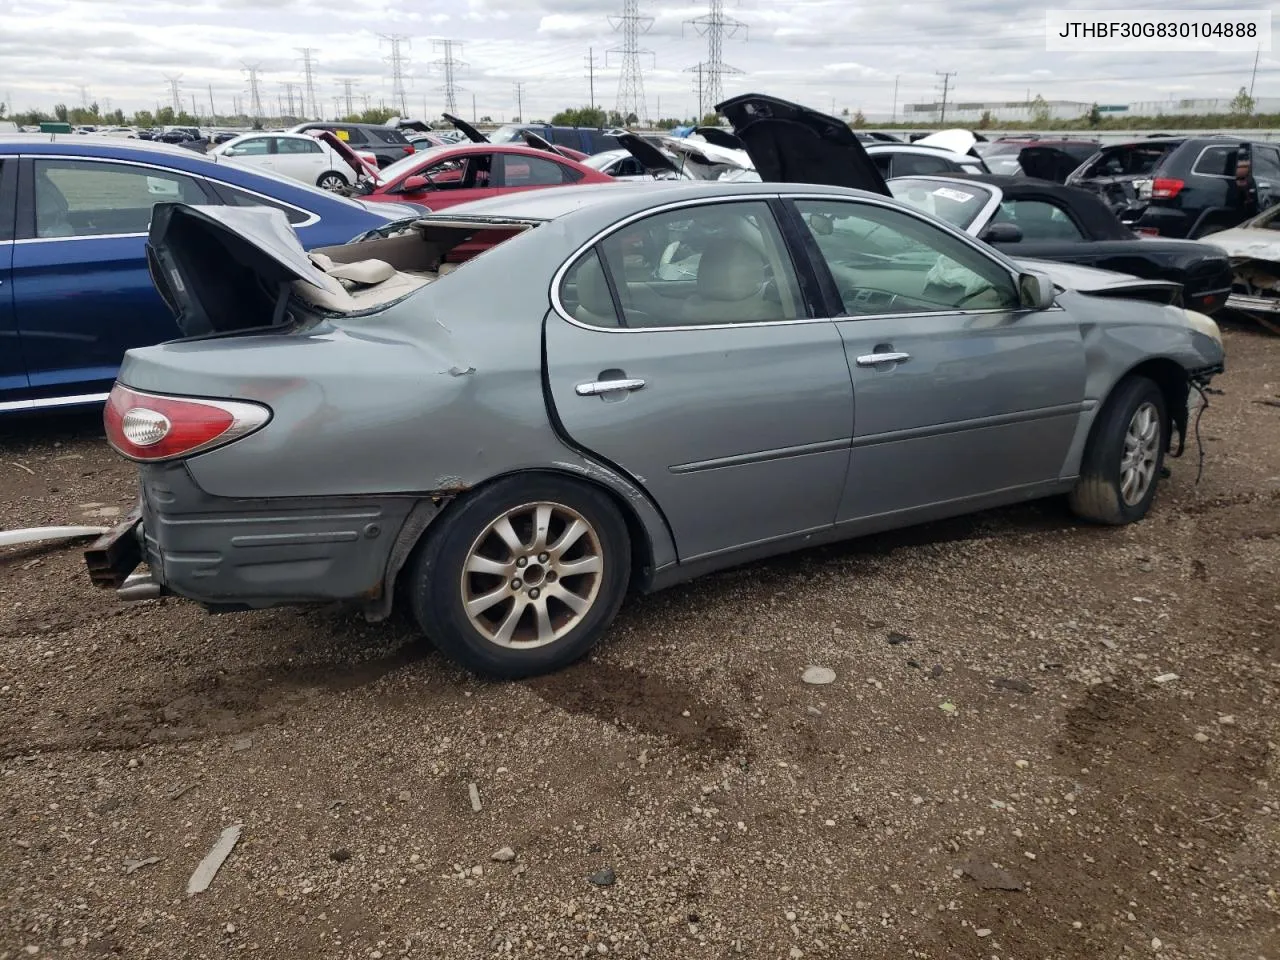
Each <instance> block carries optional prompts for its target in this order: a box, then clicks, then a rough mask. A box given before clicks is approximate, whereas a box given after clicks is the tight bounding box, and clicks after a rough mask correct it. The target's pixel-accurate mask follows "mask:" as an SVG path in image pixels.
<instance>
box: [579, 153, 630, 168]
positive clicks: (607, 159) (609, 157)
mask: <svg viewBox="0 0 1280 960" xmlns="http://www.w3.org/2000/svg"><path fill="white" fill-rule="evenodd" d="M624 156H625V154H622V153H618V151H616V150H606V151H605V152H604V153H593V154H592V155H591V156H589V157H587V159H585V160H579V161H578V162H579V163H581V164H582V165H583V166H584V167H590V168H591V169H592V170H603V169H604V168H605V167H607V166H609V164H611V163H613V162H615V161H616V160H619V159H621V158H622V157H624Z"/></svg>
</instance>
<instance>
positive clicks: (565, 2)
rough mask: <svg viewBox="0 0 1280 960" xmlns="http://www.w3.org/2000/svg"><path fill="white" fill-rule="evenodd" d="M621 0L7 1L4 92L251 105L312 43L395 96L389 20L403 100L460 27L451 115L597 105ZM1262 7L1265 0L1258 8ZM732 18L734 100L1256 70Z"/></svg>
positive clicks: (772, 12) (1169, 89)
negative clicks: (400, 57)
mask: <svg viewBox="0 0 1280 960" xmlns="http://www.w3.org/2000/svg"><path fill="white" fill-rule="evenodd" d="M622 2H623V0H448V2H445V0H431V2H428V0H184V2H178V0H0V100H2V101H3V102H5V103H6V104H9V105H10V106H11V108H16V109H19V110H22V109H27V108H30V107H37V108H43V109H49V108H50V107H52V105H53V104H55V103H59V102H62V103H68V104H72V105H75V104H78V103H79V102H80V100H81V95H82V92H83V93H85V94H87V96H88V98H89V99H90V100H96V101H98V102H99V103H100V104H102V105H104V106H107V105H109V106H110V107H112V108H115V107H120V108H123V109H124V110H125V111H126V112H131V111H133V110H136V109H139V108H149V109H154V108H155V106H156V105H157V103H169V102H171V98H170V94H169V89H170V88H169V84H168V81H167V80H166V76H178V75H181V79H180V81H179V83H180V88H181V94H182V96H183V99H184V103H185V104H186V105H187V108H188V109H190V102H191V97H192V95H195V96H196V97H197V103H198V104H199V106H200V108H201V111H202V112H207V111H208V104H209V98H210V88H212V96H213V100H214V102H215V104H216V105H217V108H218V110H219V111H229V110H230V108H231V106H232V103H233V98H236V97H239V98H241V99H242V100H244V101H245V102H246V103H247V96H246V93H247V85H246V77H245V73H244V70H243V69H242V65H243V64H244V63H246V62H248V63H258V64H260V65H261V79H262V85H261V92H262V98H263V101H264V106H266V107H267V109H268V112H272V111H271V106H272V105H274V104H275V103H276V102H277V98H278V97H279V96H281V94H282V92H283V89H284V87H283V84H284V83H285V82H289V81H297V80H298V79H299V78H300V77H301V74H302V64H301V54H300V53H298V52H297V50H296V48H299V47H310V48H313V49H314V51H315V54H314V55H315V59H316V90H317V95H318V96H319V97H320V98H321V99H322V101H323V103H324V105H325V112H326V113H327V114H332V112H333V111H334V109H335V107H334V98H335V96H336V95H338V94H339V93H340V90H341V88H340V85H339V83H338V78H340V77H350V78H354V79H355V80H356V81H357V83H356V85H355V91H356V93H357V95H368V96H369V97H370V98H371V101H372V102H373V103H374V104H377V103H378V102H379V101H380V100H385V101H387V102H388V103H390V102H391V99H392V97H391V83H390V79H389V67H388V65H387V63H386V62H385V58H386V57H387V55H388V54H389V52H390V49H389V46H388V44H387V42H386V41H385V40H381V39H380V37H379V35H380V34H401V35H405V36H407V37H409V38H411V39H410V40H409V41H408V42H407V43H406V44H405V52H406V55H407V57H408V63H407V67H406V70H407V73H408V75H409V80H408V83H407V93H408V101H409V108H410V113H412V114H415V115H422V114H423V113H424V112H425V113H428V114H431V115H433V116H434V115H436V114H438V113H439V112H440V111H441V110H442V109H443V106H444V101H443V95H442V93H441V85H442V83H443V80H444V77H443V71H442V69H441V68H440V67H439V66H437V65H435V61H438V60H439V59H440V58H441V56H442V53H443V50H442V48H441V45H440V43H439V41H440V40H444V39H449V40H454V41H458V42H459V43H460V44H461V46H460V48H457V49H456V50H455V55H457V56H458V57H459V59H460V60H462V61H465V65H464V66H461V67H459V69H458V70H457V74H456V81H457V83H458V85H459V87H460V88H461V92H460V93H459V95H458V108H459V112H460V113H462V114H463V115H464V116H471V113H472V97H473V96H474V98H475V100H474V103H475V109H476V111H477V114H478V115H485V114H488V115H491V116H493V118H494V119H495V120H498V119H505V118H510V117H511V116H512V115H513V114H514V113H515V110H516V85H517V83H519V84H522V91H523V102H524V112H525V115H526V117H527V118H533V117H544V116H546V115H549V114H551V113H553V112H555V110H556V109H558V108H560V107H563V106H570V105H582V104H585V103H587V102H588V98H589V93H588V80H587V57H588V51H589V50H594V53H595V56H596V58H597V67H596V78H595V98H596V102H597V104H599V105H601V106H604V107H608V108H613V107H614V106H615V104H616V102H617V99H618V77H619V71H618V66H619V64H620V58H619V57H618V55H617V54H615V53H609V54H608V55H607V57H606V50H608V49H609V48H611V47H616V46H617V45H618V44H619V42H620V40H621V37H620V36H619V34H617V33H614V32H613V30H612V28H611V25H610V20H609V17H610V15H611V14H617V13H620V12H621V8H622ZM1053 2H1054V6H1056V7H1072V6H1074V7H1077V8H1082V9H1097V8H1103V7H1107V6H1113V7H1119V5H1118V4H1115V3H1110V4H1108V3H1103V2H1099V0H1094V2H1087V0H1085V2H1080V0H1075V2H1072V0H1053ZM1184 5H1185V6H1194V8H1195V9H1223V10H1229V9H1240V8H1242V7H1245V6H1246V4H1245V3H1244V2H1242V0H1194V3H1187V4H1179V3H1178V2H1177V0H1173V2H1169V0H1165V2H1163V3H1161V2H1153V0H1127V2H1126V3H1125V4H1124V8H1125V9H1128V10H1148V11H1158V10H1168V9H1177V8H1180V7H1181V6H1184ZM1258 6H1262V5H1261V4H1259V5H1258ZM640 10H641V13H642V14H644V15H645V16H647V17H652V18H653V23H652V27H651V29H650V30H649V32H648V33H647V34H646V35H645V36H644V37H643V38H642V46H643V47H644V48H645V49H647V50H650V51H652V54H651V55H646V56H645V57H644V58H643V60H642V66H643V68H644V85H645V94H646V100H647V103H648V107H649V114H650V116H652V117H657V116H659V115H661V116H672V115H675V116H687V115H692V114H693V112H694V111H695V109H696V108H697V95H696V93H695V87H696V80H695V76H696V75H695V74H692V73H689V72H687V68H689V67H691V66H693V65H694V64H696V63H698V62H699V61H703V60H706V58H707V41H706V39H705V38H703V37H700V36H699V34H698V32H697V31H696V29H695V28H693V27H690V26H688V25H686V24H685V21H688V20H691V19H693V18H696V17H698V16H701V15H704V14H705V13H706V12H707V7H706V5H705V4H703V5H697V4H689V5H685V4H681V3H679V2H678V0H677V2H673V0H640ZM725 14H726V16H729V17H733V18H735V19H737V20H739V21H741V22H742V23H743V25H744V26H743V27H742V29H741V30H739V31H738V32H737V34H736V35H735V36H731V37H727V38H726V39H725V41H724V60H725V62H726V63H728V64H730V65H731V66H733V67H736V68H738V69H739V70H741V71H742V73H741V74H736V75H732V76H727V77H726V78H725V81H724V88H725V92H726V94H733V93H740V92H746V91H748V90H752V91H757V92H762V93H771V94H774V95H777V96H782V97H786V98H788V99H793V100H798V101H801V102H805V103H808V104H811V105H812V106H815V107H819V108H822V109H826V110H828V111H830V110H831V109H832V108H833V107H834V108H835V109H836V111H838V110H840V109H842V108H848V109H849V110H850V111H854V110H858V109H861V110H862V111H863V112H864V113H866V114H867V115H868V117H883V118H887V117H888V115H889V114H890V112H891V110H892V109H893V105H894V87H895V82H896V83H897V89H898V93H897V103H898V105H899V111H901V105H902V104H905V103H920V102H930V101H933V100H934V99H935V98H936V96H937V91H938V89H939V80H940V78H939V77H938V76H936V74H935V71H954V73H955V76H954V77H953V78H951V83H952V98H953V99H959V100H962V101H975V100H1006V99H1022V98H1025V97H1026V96H1027V94H1028V92H1030V93H1031V95H1033V96H1034V95H1035V94H1041V95H1043V96H1044V97H1045V98H1046V99H1051V100H1052V99H1064V100H1080V101H1086V102H1090V101H1098V102H1103V103H1124V102H1128V101H1134V100H1154V99H1166V98H1170V97H1230V96H1232V95H1233V94H1234V93H1235V91H1236V90H1237V89H1239V87H1240V86H1241V85H1242V84H1247V83H1248V82H1249V79H1250V72H1251V70H1252V68H1253V65H1254V63H1253V61H1254V58H1253V55H1252V54H1250V53H1212V52H1206V53H1165V54H1048V53H1046V52H1045V42H1044V14H1043V9H1042V8H1039V7H1034V6H1029V5H1028V4H1026V3H1024V2H1022V0H942V2H936V0H935V2H909V0H908V2H891V3H874V4H868V3H855V2H851V0H738V2H736V3H735V2H734V0H727V3H726V8H725ZM1255 96H1258V97H1263V96H1268V97H1269V96H1280V53H1271V52H1266V51H1264V52H1263V53H1262V54H1261V59H1260V62H1259V66H1258V75H1257V85H1256V89H1255Z"/></svg>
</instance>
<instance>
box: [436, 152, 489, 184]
mask: <svg viewBox="0 0 1280 960" xmlns="http://www.w3.org/2000/svg"><path fill="white" fill-rule="evenodd" d="M489 158H490V155H489V154H487V153H469V154H466V155H464V156H461V157H454V158H452V159H449V160H442V161H440V162H438V163H433V164H431V165H430V166H428V167H426V168H425V169H423V170H422V171H421V173H420V175H421V176H424V177H426V178H427V179H428V180H430V181H431V183H430V185H429V187H428V189H432V190H474V189H479V188H483V187H487V186H488V185H489Z"/></svg>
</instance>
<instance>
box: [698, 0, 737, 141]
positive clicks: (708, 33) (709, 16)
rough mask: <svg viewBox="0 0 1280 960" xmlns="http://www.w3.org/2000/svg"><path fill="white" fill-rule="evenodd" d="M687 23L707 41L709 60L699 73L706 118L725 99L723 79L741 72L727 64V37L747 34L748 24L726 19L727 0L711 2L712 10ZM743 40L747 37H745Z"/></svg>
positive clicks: (702, 110)
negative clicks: (725, 5) (725, 1)
mask: <svg viewBox="0 0 1280 960" xmlns="http://www.w3.org/2000/svg"><path fill="white" fill-rule="evenodd" d="M685 24H687V25H688V26H692V27H693V28H694V29H695V30H697V31H698V35H699V36H703V37H706V38H707V59H706V60H704V61H703V62H702V64H701V66H702V68H703V69H702V71H701V73H700V74H699V76H700V77H701V78H702V84H701V86H702V95H703V97H705V98H706V102H705V104H704V103H702V102H701V101H700V102H699V103H698V110H699V112H700V113H701V114H702V115H706V114H708V113H710V112H711V109H708V108H714V107H715V105H716V104H718V103H719V102H720V101H721V100H723V99H724V84H723V81H722V79H721V78H722V77H724V76H725V75H727V74H734V73H742V71H741V70H739V69H738V68H737V67H731V66H729V65H728V64H727V63H725V62H724V38H725V37H732V36H735V35H736V34H737V33H738V31H739V30H741V31H743V33H744V34H745V32H746V30H747V25H746V24H745V23H743V22H742V21H741V20H736V19H734V18H733V17H727V16H725V13H724V0H711V6H710V9H709V10H708V11H707V12H706V13H705V14H703V15H702V16H700V17H695V18H694V19H692V20H686V21H685ZM743 39H746V37H745V36H744V37H743Z"/></svg>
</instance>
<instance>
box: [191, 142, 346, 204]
mask: <svg viewBox="0 0 1280 960" xmlns="http://www.w3.org/2000/svg"><path fill="white" fill-rule="evenodd" d="M209 152H210V153H212V154H214V155H216V156H217V158H218V159H219V160H228V161H230V162H232V163H241V164H244V165H245V166H246V167H255V168H257V169H260V170H269V171H271V172H272V173H276V174H279V175H280V176H282V177H288V178H289V179H291V180H298V181H300V182H302V183H305V184H308V185H311V186H316V187H321V188H322V189H325V190H341V189H343V188H344V187H347V186H349V185H350V184H351V183H352V182H354V181H355V180H357V179H358V178H359V175H360V174H363V173H364V171H353V170H352V169H351V166H350V165H349V164H348V163H347V162H346V161H345V160H343V159H342V157H341V155H340V154H339V153H338V152H337V151H336V150H334V149H333V148H332V147H330V146H329V145H328V144H326V143H322V142H320V141H319V140H317V139H316V138H315V137H313V136H310V135H309V134H305V133H246V134H242V135H241V136H239V137H236V138H235V139H234V140H228V141H227V142H226V143H224V144H220V145H219V146H217V147H214V148H213V149H212V150H210V151H209Z"/></svg>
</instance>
